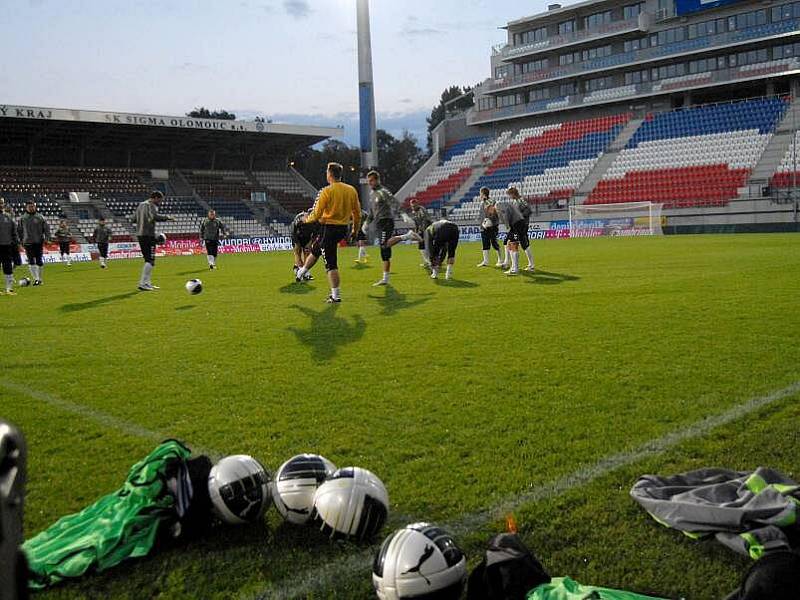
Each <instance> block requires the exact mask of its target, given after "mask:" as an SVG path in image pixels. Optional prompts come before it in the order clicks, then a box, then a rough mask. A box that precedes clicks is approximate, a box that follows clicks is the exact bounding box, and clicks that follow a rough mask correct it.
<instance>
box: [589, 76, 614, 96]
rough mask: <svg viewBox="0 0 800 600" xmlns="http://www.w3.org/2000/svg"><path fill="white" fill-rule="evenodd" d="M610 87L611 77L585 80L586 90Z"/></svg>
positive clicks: (592, 90)
mask: <svg viewBox="0 0 800 600" xmlns="http://www.w3.org/2000/svg"><path fill="white" fill-rule="evenodd" d="M610 87H611V77H608V76H607V77H597V78H595V79H587V80H586V91H587V92H596V91H597V90H604V89H606V88H610Z"/></svg>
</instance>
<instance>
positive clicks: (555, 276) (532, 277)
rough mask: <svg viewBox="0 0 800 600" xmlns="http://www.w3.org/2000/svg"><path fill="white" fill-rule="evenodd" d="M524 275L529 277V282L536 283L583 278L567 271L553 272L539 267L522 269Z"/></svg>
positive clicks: (548, 283)
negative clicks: (530, 269) (529, 269)
mask: <svg viewBox="0 0 800 600" xmlns="http://www.w3.org/2000/svg"><path fill="white" fill-rule="evenodd" d="M521 273H522V275H523V277H525V278H526V279H528V283H535V284H538V285H558V284H559V283H564V282H565V281H580V280H581V278H580V277H577V276H575V275H567V274H565V273H552V272H551V271H540V270H539V269H537V270H535V271H533V272H530V271H521Z"/></svg>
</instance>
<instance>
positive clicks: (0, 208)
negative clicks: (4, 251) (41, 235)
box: [0, 198, 22, 269]
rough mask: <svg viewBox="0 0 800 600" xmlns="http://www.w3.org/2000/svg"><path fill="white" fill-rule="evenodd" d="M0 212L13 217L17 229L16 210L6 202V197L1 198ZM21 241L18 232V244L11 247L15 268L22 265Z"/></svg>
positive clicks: (10, 217)
mask: <svg viewBox="0 0 800 600" xmlns="http://www.w3.org/2000/svg"><path fill="white" fill-rule="evenodd" d="M0 213H5V214H7V215H8V218H9V219H11V221H12V222H13V223H14V229H15V231H16V227H17V221H16V219H15V218H14V211H13V209H12V208H11V206H9V205H8V204H6V199H5V198H0ZM20 242H21V240H20V239H19V234H17V244H16V245H15V246H14V247H13V248H12V249H11V261H12V263H13V265H14V268H15V269H16V268H17V267H19V266H20V265H22V256H20V254H19V243H20Z"/></svg>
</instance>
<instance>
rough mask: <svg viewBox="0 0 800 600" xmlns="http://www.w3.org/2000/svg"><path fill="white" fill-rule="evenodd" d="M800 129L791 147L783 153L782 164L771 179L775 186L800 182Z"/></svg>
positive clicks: (793, 184)
mask: <svg viewBox="0 0 800 600" xmlns="http://www.w3.org/2000/svg"><path fill="white" fill-rule="evenodd" d="M798 143H800V131H798V132H795V134H794V139H793V140H792V142H791V143H790V144H789V149H788V150H786V154H784V155H783V159H782V160H781V164H780V165H778V168H777V169H776V170H775V174H774V175H773V176H772V178H771V179H770V185H771V186H772V187H775V188H789V187H797V185H798V184H799V183H800V168H798V166H799V165H800V146H798Z"/></svg>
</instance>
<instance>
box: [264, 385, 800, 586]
mask: <svg viewBox="0 0 800 600" xmlns="http://www.w3.org/2000/svg"><path fill="white" fill-rule="evenodd" d="M798 393H800V381H798V382H795V383H793V384H792V385H790V386H788V387H785V388H783V389H781V390H777V391H775V392H772V393H771V394H769V395H767V396H760V397H756V398H751V399H750V400H748V401H746V402H744V403H742V404H737V405H736V406H734V407H732V408H730V409H728V410H726V411H725V412H723V413H720V414H718V415H714V416H710V417H707V418H704V419H702V420H700V421H697V422H696V423H693V424H692V425H689V426H688V427H682V428H681V429H680V430H677V431H673V432H670V433H667V434H665V435H663V436H661V437H660V438H657V439H655V440H651V441H649V442H646V443H644V444H642V445H641V446H639V447H638V448H634V449H633V450H631V451H628V452H619V453H617V454H612V455H609V456H606V457H603V458H601V459H600V460H598V461H597V462H595V463H593V464H590V465H586V466H584V467H581V468H579V469H577V470H575V471H573V472H572V473H569V474H568V475H565V476H563V477H560V478H559V479H556V480H554V481H550V482H547V483H544V484H541V485H539V486H536V487H534V488H531V489H529V490H527V491H525V492H523V493H520V494H515V495H512V496H509V497H508V498H506V499H505V500H503V501H502V502H500V503H499V504H497V505H496V506H493V507H491V508H487V509H484V510H480V511H476V512H473V513H469V514H466V515H464V516H463V517H462V518H460V519H458V520H457V521H454V522H452V523H449V524H444V525H443V526H444V528H445V529H447V530H448V531H450V532H451V533H452V534H453V535H455V536H460V535H463V534H466V533H469V532H471V531H474V530H475V529H477V528H479V527H482V526H485V525H486V524H488V523H491V522H492V521H494V520H497V519H500V518H502V517H503V516H505V515H507V514H508V513H510V512H512V511H514V510H516V509H518V508H519V507H521V506H523V505H525V504H529V503H531V502H535V501H541V500H548V499H552V498H555V497H557V496H560V495H561V494H563V493H565V492H567V491H569V490H571V489H574V488H578V487H581V486H584V485H587V484H589V483H591V482H592V481H594V480H595V479H598V478H600V477H602V476H604V475H607V474H608V473H611V472H612V471H614V470H616V469H618V468H620V467H624V466H627V465H631V464H633V463H636V462H638V461H640V460H642V459H644V458H647V457H650V456H657V455H659V454H663V453H664V452H666V451H667V450H669V449H670V448H673V447H674V446H677V445H678V444H680V443H682V442H686V441H688V440H691V439H695V438H699V437H702V436H704V435H705V434H707V433H709V432H710V431H711V430H712V429H715V428H717V427H721V426H723V425H727V424H728V423H732V422H734V421H738V420H740V419H742V418H743V417H746V416H747V415H749V414H751V413H753V412H756V411H758V410H760V409H762V408H764V407H766V406H769V405H771V404H774V403H776V402H778V401H780V400H783V399H784V398H788V397H790V396H794V395H796V394H798ZM418 520H423V521H424V520H425V519H418ZM376 549H377V546H373V547H371V548H366V549H364V550H359V551H358V552H357V553H354V554H350V555H347V556H345V557H341V558H336V559H333V560H331V561H329V562H327V563H326V564H323V565H321V566H320V567H318V568H316V569H311V570H309V571H306V572H303V573H299V574H298V575H296V576H295V577H292V578H288V579H285V580H283V581H280V582H277V583H276V584H274V585H273V586H271V587H269V588H267V590H265V591H264V592H263V593H261V594H259V595H258V596H256V598H258V599H263V600H266V599H267V598H269V599H272V598H276V599H281V600H283V599H291V598H301V597H306V596H308V595H309V594H313V593H315V592H324V591H332V587H333V586H335V585H336V584H337V583H341V582H343V581H346V580H351V579H352V578H353V577H363V578H367V577H369V574H370V568H371V562H372V558H373V556H374V552H375V550H376Z"/></svg>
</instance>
